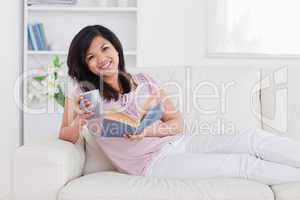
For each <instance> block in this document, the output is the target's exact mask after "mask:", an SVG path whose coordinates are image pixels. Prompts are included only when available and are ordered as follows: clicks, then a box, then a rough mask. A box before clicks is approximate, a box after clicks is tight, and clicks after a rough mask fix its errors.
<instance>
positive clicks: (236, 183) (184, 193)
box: [58, 172, 274, 200]
mask: <svg viewBox="0 0 300 200" xmlns="http://www.w3.org/2000/svg"><path fill="white" fill-rule="evenodd" d="M58 199H59V200H86V199H88V200H101V199H105V200H127V199H128V200H141V199H143V200H147V199H149V200H150V199H151V200H156V199H157V200H162V199H170V200H175V199H188V200H193V199H195V200H196V199H197V200H213V199H216V200H241V199H243V200H254V199H255V200H273V199H274V198H273V193H272V191H271V189H270V188H269V187H268V186H267V185H264V184H260V183H257V182H254V181H248V180H243V179H234V178H222V179H196V178H194V179H175V178H173V179H171V178H158V177H142V176H130V175H126V174H121V173H118V172H99V173H94V174H89V175H86V176H83V177H81V178H78V179H75V180H73V181H71V182H70V183H69V184H67V185H66V186H65V187H64V188H63V189H62V190H61V192H60V193H59V198H58Z"/></svg>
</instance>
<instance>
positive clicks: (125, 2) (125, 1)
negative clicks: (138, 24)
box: [118, 0, 128, 7]
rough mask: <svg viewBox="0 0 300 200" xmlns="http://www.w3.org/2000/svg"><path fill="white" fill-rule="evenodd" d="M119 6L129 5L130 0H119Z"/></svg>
mask: <svg viewBox="0 0 300 200" xmlns="http://www.w3.org/2000/svg"><path fill="white" fill-rule="evenodd" d="M118 6H119V7H128V0H118Z"/></svg>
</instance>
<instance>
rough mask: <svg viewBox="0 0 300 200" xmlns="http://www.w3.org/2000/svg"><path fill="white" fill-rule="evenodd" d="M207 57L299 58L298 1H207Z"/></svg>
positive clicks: (299, 6) (299, 5) (299, 27)
mask: <svg viewBox="0 0 300 200" xmlns="http://www.w3.org/2000/svg"><path fill="white" fill-rule="evenodd" d="M207 1H208V48H207V49H208V54H209V55H213V54H217V55H218V54H223V55H261V56H265V55H271V56H300V26H299V22H298V20H300V12H299V10H300V2H299V1H297V0H273V1H271V0H207Z"/></svg>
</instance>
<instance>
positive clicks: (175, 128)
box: [143, 89, 184, 137]
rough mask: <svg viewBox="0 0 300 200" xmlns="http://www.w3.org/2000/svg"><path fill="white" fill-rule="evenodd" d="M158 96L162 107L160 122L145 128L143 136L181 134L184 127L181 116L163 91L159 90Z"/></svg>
mask: <svg viewBox="0 0 300 200" xmlns="http://www.w3.org/2000/svg"><path fill="white" fill-rule="evenodd" d="M159 96H160V100H161V104H162V107H163V114H162V118H161V121H158V122H156V123H154V124H152V125H151V126H149V127H147V128H145V129H144V131H143V134H144V136H146V137H164V136H170V135H176V134H179V133H182V132H183V127H184V123H183V118H182V114H181V113H180V111H178V110H177V109H176V108H175V106H174V105H173V102H172V100H171V99H170V97H169V96H168V95H167V93H166V92H165V90H163V89H160V92H159Z"/></svg>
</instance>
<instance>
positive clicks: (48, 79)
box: [27, 56, 65, 107]
mask: <svg viewBox="0 0 300 200" xmlns="http://www.w3.org/2000/svg"><path fill="white" fill-rule="evenodd" d="M63 77H64V70H63V62H61V61H60V59H59V57H58V56H55V57H54V58H53V60H52V65H51V66H49V67H45V68H41V69H39V70H38V71H37V75H36V76H33V77H31V78H30V80H28V91H27V92H28V95H27V97H28V101H29V103H30V104H31V105H32V104H43V103H45V102H46V100H47V99H49V100H52V99H54V100H55V101H56V102H57V103H58V104H59V105H61V106H62V107H64V102H65V95H64V92H63Z"/></svg>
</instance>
